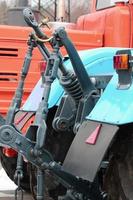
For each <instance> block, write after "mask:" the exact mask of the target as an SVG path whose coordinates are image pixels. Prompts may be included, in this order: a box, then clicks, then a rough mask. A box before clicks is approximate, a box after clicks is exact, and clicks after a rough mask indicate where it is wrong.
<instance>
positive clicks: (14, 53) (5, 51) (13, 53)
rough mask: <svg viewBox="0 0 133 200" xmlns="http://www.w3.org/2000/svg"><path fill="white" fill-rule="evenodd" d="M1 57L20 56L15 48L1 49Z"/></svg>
mask: <svg viewBox="0 0 133 200" xmlns="http://www.w3.org/2000/svg"><path fill="white" fill-rule="evenodd" d="M0 56H5V57H17V56H18V49H14V48H0Z"/></svg>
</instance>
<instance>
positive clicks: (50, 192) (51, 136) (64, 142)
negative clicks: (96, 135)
mask: <svg viewBox="0 0 133 200" xmlns="http://www.w3.org/2000/svg"><path fill="white" fill-rule="evenodd" d="M56 109H57V108H56V107H54V108H52V109H50V111H49V113H48V117H47V121H46V123H47V133H46V141H45V149H47V150H48V151H49V152H50V153H51V154H52V156H53V158H54V160H55V161H57V162H60V163H62V162H63V161H64V159H65V156H66V153H67V151H68V149H69V147H70V144H71V142H72V140H73V138H74V133H73V132H56V131H55V130H54V129H53V127H52V121H53V118H54V115H55V112H56ZM29 174H30V187H31V192H32V195H33V198H34V199H36V167H35V166H33V165H30V167H29ZM45 175H46V177H45V198H46V199H49V200H50V199H54V200H56V199H58V196H61V195H64V194H65V192H66V189H65V188H64V187H63V186H62V185H60V184H59V183H58V182H57V180H56V178H55V177H54V176H53V175H52V174H51V173H49V171H47V170H46V171H45Z"/></svg>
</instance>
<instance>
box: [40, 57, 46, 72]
mask: <svg viewBox="0 0 133 200" xmlns="http://www.w3.org/2000/svg"><path fill="white" fill-rule="evenodd" d="M46 67H47V62H46V61H45V60H42V61H40V62H39V70H40V73H44V72H45V70H46Z"/></svg>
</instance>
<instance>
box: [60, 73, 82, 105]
mask: <svg viewBox="0 0 133 200" xmlns="http://www.w3.org/2000/svg"><path fill="white" fill-rule="evenodd" d="M60 84H61V85H62V87H63V88H64V90H65V91H66V92H67V93H68V94H69V95H70V96H71V97H72V98H73V99H74V101H75V103H76V105H77V104H78V103H79V100H80V99H81V97H82V94H83V92H82V89H81V86H80V84H79V81H78V79H77V77H76V76H75V74H74V73H72V72H68V74H67V75H65V76H61V78H60Z"/></svg>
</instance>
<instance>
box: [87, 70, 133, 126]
mask: <svg viewBox="0 0 133 200" xmlns="http://www.w3.org/2000/svg"><path fill="white" fill-rule="evenodd" d="M117 85H118V76H117V74H116V73H115V74H114V76H113V78H112V79H111V81H110V83H109V84H108V86H107V87H106V89H105V91H104V93H103V94H102V96H101V98H100V99H99V101H98V102H97V104H96V106H95V107H94V109H93V110H92V112H91V113H90V114H89V116H87V119H90V120H94V121H99V122H105V123H111V124H116V125H122V124H127V123H131V122H133V84H132V85H131V87H130V88H129V89H125V90H119V89H117Z"/></svg>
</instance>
